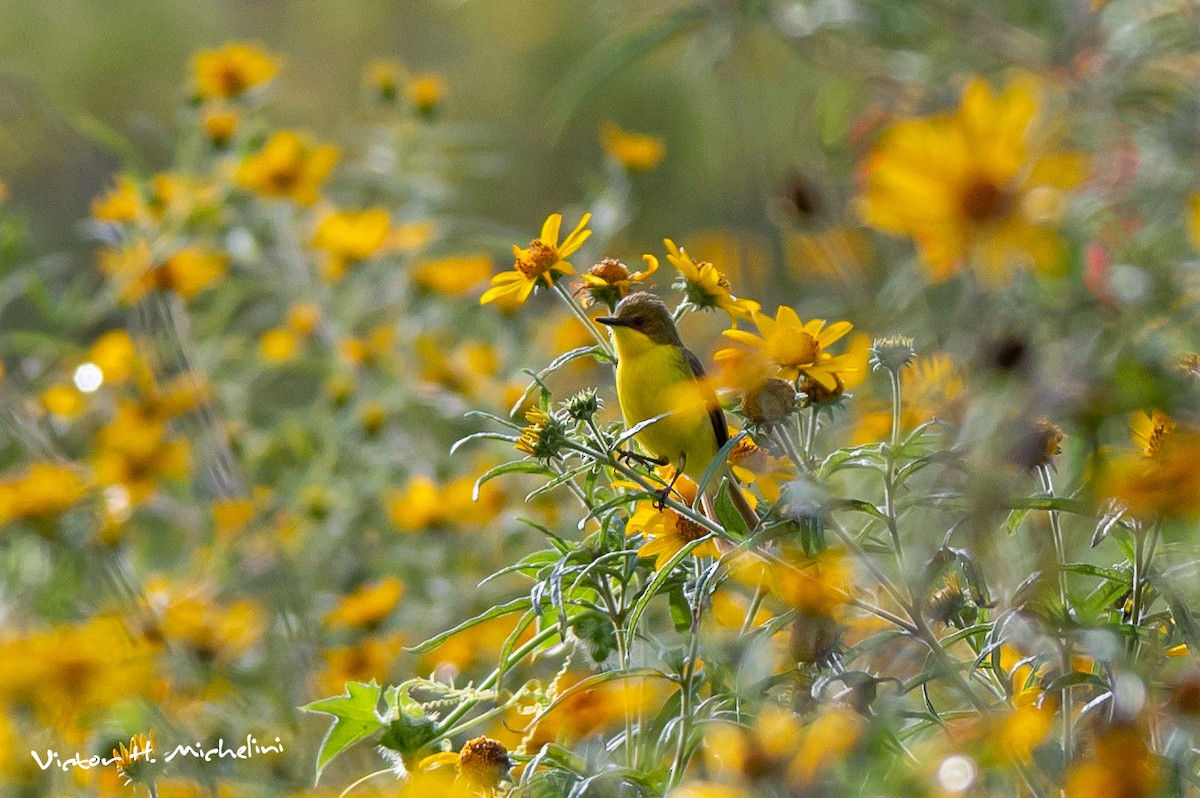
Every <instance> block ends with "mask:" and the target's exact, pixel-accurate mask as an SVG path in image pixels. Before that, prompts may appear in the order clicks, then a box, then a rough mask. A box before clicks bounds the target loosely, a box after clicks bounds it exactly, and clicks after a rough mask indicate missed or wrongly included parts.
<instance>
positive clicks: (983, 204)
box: [961, 176, 1012, 222]
mask: <svg viewBox="0 0 1200 798" xmlns="http://www.w3.org/2000/svg"><path fill="white" fill-rule="evenodd" d="M961 202H962V212H963V215H965V216H966V217H967V218H968V219H970V220H971V221H973V222H986V221H987V220H989V219H995V218H997V217H999V216H1003V215H1004V214H1005V213H1006V212H1007V211H1008V208H1009V206H1010V205H1011V204H1012V198H1011V197H1010V196H1009V194H1008V192H1007V191H1005V190H1004V188H1003V187H1001V186H998V185H996V183H995V182H994V181H992V180H991V179H990V178H987V177H982V176H977V177H975V178H973V179H972V180H971V182H970V183H968V184H967V187H966V189H965V190H964V191H963V193H962V197H961Z"/></svg>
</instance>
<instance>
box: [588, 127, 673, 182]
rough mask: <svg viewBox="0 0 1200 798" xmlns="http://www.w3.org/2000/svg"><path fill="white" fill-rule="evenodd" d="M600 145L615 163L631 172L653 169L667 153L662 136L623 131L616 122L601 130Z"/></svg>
mask: <svg viewBox="0 0 1200 798" xmlns="http://www.w3.org/2000/svg"><path fill="white" fill-rule="evenodd" d="M600 143H601V144H602V145H604V152H605V154H606V155H608V157H609V158H611V159H612V160H613V162H615V163H617V164H620V165H621V166H623V167H624V168H625V169H626V170H628V171H630V172H644V171H647V170H649V169H653V168H654V167H656V166H658V164H659V162H660V161H661V160H662V159H663V155H665V154H666V151H667V144H666V142H665V141H664V140H663V139H662V137H661V136H651V135H648V134H645V133H631V132H629V131H625V130H622V129H621V126H620V125H618V124H617V123H616V122H605V123H604V125H603V126H602V127H601V128H600Z"/></svg>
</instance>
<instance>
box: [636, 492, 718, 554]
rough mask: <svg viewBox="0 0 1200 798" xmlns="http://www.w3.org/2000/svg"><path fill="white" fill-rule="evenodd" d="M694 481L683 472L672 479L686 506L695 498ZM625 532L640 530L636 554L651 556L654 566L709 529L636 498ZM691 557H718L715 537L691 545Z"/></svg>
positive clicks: (669, 510) (666, 508)
mask: <svg viewBox="0 0 1200 798" xmlns="http://www.w3.org/2000/svg"><path fill="white" fill-rule="evenodd" d="M696 487H697V486H696V483H695V482H693V481H692V480H691V479H690V478H688V477H687V476H684V475H683V474H680V475H679V478H678V479H677V480H675V492H676V493H678V494H679V495H678V496H677V497H676V498H679V500H680V501H681V502H682V503H683V504H686V505H688V506H691V505H692V504H694V503H695V501H696ZM625 534H626V535H637V534H641V535H642V536H643V537H644V538H645V539H646V541H645V542H644V543H643V544H642V545H641V548H639V549H638V556H639V557H654V558H655V559H654V567H655V569H659V568H662V567H663V566H665V565H666V564H667V563H668V562H669V561H670V559H671V558H672V557H674V556H675V553H676V552H678V551H679V550H680V549H682V548H683V547H684V546H686V545H688V544H689V543H691V542H692V541H693V540H699V539H700V538H702V537H704V536H705V535H708V534H709V531H708V529H706V528H705V527H703V526H701V525H700V524H698V523H696V522H695V521H693V520H692V519H690V518H685V517H684V516H682V515H680V514H679V513H677V512H676V511H675V510H673V509H671V508H669V507H664V508H663V509H661V510H660V509H658V508H656V507H655V503H654V502H653V501H641V502H638V506H637V509H636V510H635V511H634V513H633V516H632V517H631V518H630V519H629V523H627V524H626V525H625ZM692 556H693V557H718V556H720V551H719V550H718V549H717V544H716V541H715V540H708V541H706V542H704V543H701V544H700V545H699V546H697V547H696V548H694V549H692Z"/></svg>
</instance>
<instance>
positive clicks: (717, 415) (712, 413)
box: [683, 348, 729, 449]
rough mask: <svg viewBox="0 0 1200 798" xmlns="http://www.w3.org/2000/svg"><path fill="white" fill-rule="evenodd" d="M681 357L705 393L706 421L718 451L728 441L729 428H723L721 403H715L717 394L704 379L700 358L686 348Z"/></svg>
mask: <svg viewBox="0 0 1200 798" xmlns="http://www.w3.org/2000/svg"><path fill="white" fill-rule="evenodd" d="M683 356H684V358H685V359H686V360H687V364H688V366H689V367H690V368H691V369H692V376H694V377H695V378H696V381H697V382H699V383H700V385H701V390H703V391H704V393H705V397H704V398H705V400H706V401H707V402H708V406H709V411H708V419H709V421H711V422H712V426H713V434H714V435H716V436H717V448H718V449H720V448H721V447H722V446H724V445H725V444H726V443H727V442H728V441H729V427H727V426H725V413H724V411H722V410H721V403H720V402H718V401H717V392H716V391H714V390H713V389H712V386H711V385H710V384H709V383H708V380H706V379H705V378H704V366H702V365H701V364H700V358H698V357H696V356H695V355H693V354H692V352H691V350H690V349H686V348H685V349H684V350H683Z"/></svg>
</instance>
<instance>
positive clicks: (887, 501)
mask: <svg viewBox="0 0 1200 798" xmlns="http://www.w3.org/2000/svg"><path fill="white" fill-rule="evenodd" d="M888 376H889V377H890V379H891V384H892V435H891V443H890V444H889V445H888V449H887V470H886V472H885V473H884V475H883V511H884V515H885V516H886V518H887V528H888V534H889V535H891V538H892V548H893V549H895V551H896V564H897V565H899V566H900V570H901V572H903V571H904V569H905V566H904V551H903V549H902V548H901V547H900V525H899V520H898V519H897V518H896V450H897V449H898V448H899V447H900V372H899V371H896V370H894V369H889V370H888Z"/></svg>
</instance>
